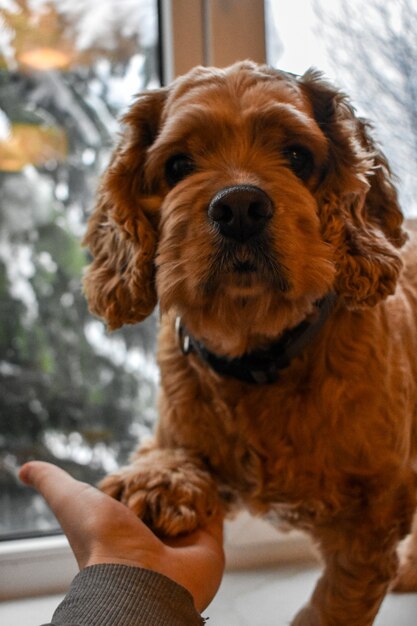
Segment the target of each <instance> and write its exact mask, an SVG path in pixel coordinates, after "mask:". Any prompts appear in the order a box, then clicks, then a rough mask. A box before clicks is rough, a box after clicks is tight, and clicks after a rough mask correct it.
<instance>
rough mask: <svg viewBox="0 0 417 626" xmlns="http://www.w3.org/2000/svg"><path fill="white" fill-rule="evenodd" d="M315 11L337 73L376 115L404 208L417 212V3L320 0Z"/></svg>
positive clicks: (361, 104)
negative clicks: (333, 0) (329, 1)
mask: <svg viewBox="0 0 417 626" xmlns="http://www.w3.org/2000/svg"><path fill="white" fill-rule="evenodd" d="M336 7H337V8H338V10H337V11H335V8H336ZM316 11H317V15H318V17H319V24H320V26H319V27H318V30H319V34H320V35H321V36H322V37H323V38H324V39H325V40H326V42H328V44H327V45H328V52H329V56H330V58H331V59H332V60H333V65H334V68H335V75H336V76H337V78H338V80H339V81H340V83H341V84H343V85H345V86H346V88H348V89H349V91H350V93H351V95H353V97H354V100H355V102H356V104H357V106H358V109H359V111H360V112H361V113H364V114H365V115H366V116H368V117H370V118H371V119H372V120H373V121H374V123H375V127H376V128H377V132H378V135H379V137H380V140H381V142H382V144H383V147H384V150H385V152H386V153H387V156H388V157H389V159H390V161H391V163H392V165H393V169H394V171H395V173H396V174H397V175H398V177H399V179H400V191H401V198H402V204H403V207H404V211H405V213H407V214H408V215H414V216H416V215H417V182H416V175H415V172H416V171H417V156H416V155H417V71H416V62H415V59H416V57H417V5H416V3H415V2H414V0H395V1H393V2H386V1H385V0H368V2H365V3H364V2H361V1H360V0H339V2H337V3H336V4H334V5H333V6H332V7H331V8H330V7H329V3H328V2H325V0H316Z"/></svg>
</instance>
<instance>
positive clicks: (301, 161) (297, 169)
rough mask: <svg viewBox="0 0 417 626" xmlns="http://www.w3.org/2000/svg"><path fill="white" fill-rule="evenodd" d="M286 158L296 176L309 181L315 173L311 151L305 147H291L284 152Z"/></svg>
mask: <svg viewBox="0 0 417 626" xmlns="http://www.w3.org/2000/svg"><path fill="white" fill-rule="evenodd" d="M283 154H284V157H285V159H286V160H287V161H288V164H289V166H290V168H291V169H292V171H293V172H294V174H295V175H296V176H298V178H301V180H307V179H308V178H309V177H310V175H311V174H312V172H313V168H314V160H313V155H312V154H311V152H310V150H308V149H307V148H304V146H289V147H288V148H285V150H284V153H283Z"/></svg>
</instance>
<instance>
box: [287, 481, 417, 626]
mask: <svg viewBox="0 0 417 626" xmlns="http://www.w3.org/2000/svg"><path fill="white" fill-rule="evenodd" d="M398 474H400V472H397V477H398ZM405 474H406V472H405V471H404V472H403V475H402V476H399V482H400V485H398V483H397V484H396V486H395V487H392V486H391V488H390V485H389V481H388V480H387V481H386V483H385V487H386V491H385V493H381V491H382V484H383V482H380V485H381V487H380V488H378V492H377V493H375V492H374V497H372V496H370V494H369V489H368V490H364V491H363V494H362V495H363V497H362V498H361V502H363V504H362V505H361V506H360V507H358V508H357V509H356V511H357V512H356V514H355V515H354V514H351V516H350V517H349V519H348V520H347V519H344V520H343V519H340V518H338V520H337V521H336V520H334V522H333V523H332V524H328V525H324V524H323V525H320V526H318V527H316V529H315V530H314V532H313V535H314V537H315V539H316V540H317V541H318V543H319V546H320V548H321V552H322V556H323V559H324V563H325V569H324V573H323V575H322V577H321V578H320V579H319V581H318V583H317V585H316V588H315V589H314V592H313V595H312V597H311V599H310V602H309V603H308V604H307V606H305V607H304V608H303V609H302V610H301V611H300V612H299V613H298V615H297V616H296V617H295V619H294V620H293V622H292V626H371V625H372V624H373V623H374V619H375V616H376V614H377V612H378V609H379V607H380V605H381V602H382V600H383V599H384V596H385V594H386V592H387V590H388V588H389V586H390V583H392V581H393V580H394V579H395V576H396V574H397V570H398V557H397V553H396V549H397V546H398V543H399V541H400V539H402V538H403V537H404V536H405V535H406V534H407V533H408V532H409V531H410V527H411V522H412V516H413V511H414V508H415V487H414V477H413V475H412V473H411V472H410V473H409V475H405ZM365 493H366V496H367V497H365Z"/></svg>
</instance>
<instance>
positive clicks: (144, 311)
mask: <svg viewBox="0 0 417 626" xmlns="http://www.w3.org/2000/svg"><path fill="white" fill-rule="evenodd" d="M123 121H124V128H125V130H124V133H123V136H122V138H121V141H120V143H119V146H118V147H117V149H116V150H115V152H114V154H113V158H112V160H111V163H110V165H109V167H108V169H107V171H106V173H105V175H104V177H103V180H102V184H101V188H100V191H99V199H98V204H97V207H96V210H95V212H94V214H93V216H92V217H91V219H90V222H89V226H88V231H87V235H86V239H85V241H86V243H87V245H88V246H89V248H90V250H91V253H92V255H93V262H92V264H91V265H90V267H89V268H88V271H87V274H86V277H85V290H86V294H87V297H88V300H89V303H90V308H91V310H92V311H93V312H94V313H96V314H98V315H100V316H102V317H104V318H105V319H106V321H107V323H108V325H109V327H110V328H117V327H119V326H121V325H122V324H125V323H135V322H138V321H140V320H142V319H143V318H144V317H146V316H147V315H148V314H149V313H150V312H151V311H152V309H153V308H154V306H155V304H156V302H157V300H159V302H160V306H161V309H162V311H166V310H170V309H173V310H175V311H176V312H177V313H178V314H180V315H181V316H182V317H183V319H184V322H185V324H186V325H187V327H188V328H189V330H190V332H192V333H193V334H194V335H195V336H196V337H199V338H201V339H205V340H206V341H207V340H208V342H209V345H212V346H213V347H217V348H220V351H221V352H225V351H226V352H228V353H230V354H232V353H239V352H243V351H244V350H246V349H247V348H248V346H249V345H251V343H254V342H255V343H256V341H258V340H260V339H261V338H265V337H275V336H277V335H278V334H279V333H280V332H281V331H282V330H283V329H284V328H286V327H288V326H291V325H294V324H296V323H298V321H300V319H302V318H303V317H304V316H305V315H306V314H308V313H309V311H310V310H311V309H312V307H313V305H314V303H315V302H316V301H317V300H318V299H320V298H321V297H323V296H324V295H325V294H327V293H328V292H330V291H334V292H336V293H337V294H338V296H339V298H340V299H341V300H343V301H344V303H345V305H346V306H348V307H363V306H373V305H375V304H376V303H377V302H378V301H380V300H381V299H383V298H385V297H386V296H388V295H389V294H391V293H393V291H394V289H395V284H396V280H397V277H398V274H399V271H400V268H401V262H400V259H399V255H398V251H397V249H398V248H399V247H400V246H401V245H402V244H403V243H404V241H405V236H404V233H403V232H402V230H401V224H402V215H401V212H400V209H399V206H398V203H397V195H396V191H395V188H394V186H393V183H392V179H391V172H390V169H389V166H388V164H387V161H386V159H385V157H384V156H383V155H382V153H381V152H380V151H379V149H378V148H377V146H376V145H375V143H374V142H373V140H372V138H371V135H370V132H369V125H368V124H367V123H366V122H364V121H363V120H361V119H359V118H357V117H356V116H355V114H354V111H353V108H352V107H351V106H350V104H349V102H348V100H347V98H346V97H345V96H344V95H343V94H342V93H340V92H339V91H337V90H336V89H335V88H334V87H332V86H331V85H329V84H328V83H327V82H326V81H324V80H323V78H322V76H321V75H320V74H319V73H317V72H314V71H309V72H307V73H306V74H304V75H303V76H301V77H297V76H294V75H292V74H287V73H284V72H279V71H276V70H272V69H270V68H268V67H265V66H257V65H255V64H252V63H250V62H245V63H240V64H237V65H234V66H232V67H230V68H227V69H225V70H216V69H206V68H197V69H195V70H193V71H191V72H190V73H189V74H187V75H186V76H184V77H181V78H179V79H177V80H176V81H175V82H174V83H173V84H172V85H171V86H170V87H169V88H167V89H161V90H158V91H155V92H149V93H146V94H144V95H142V96H140V97H139V98H138V99H137V101H136V102H135V104H134V105H133V107H132V108H131V109H130V111H129V112H128V113H127V115H126V116H125V117H124V120H123Z"/></svg>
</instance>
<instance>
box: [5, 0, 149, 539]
mask: <svg viewBox="0 0 417 626" xmlns="http://www.w3.org/2000/svg"><path fill="white" fill-rule="evenodd" d="M156 31H157V28H156V2H155V0H95V1H93V0H90V1H89V2H86V1H84V0H55V1H54V2H52V1H46V0H0V487H1V491H0V511H1V513H0V532H7V531H8V529H13V531H15V530H16V529H18V528H19V525H20V526H22V527H24V526H29V527H32V528H33V527H38V528H43V527H46V526H48V525H49V524H50V523H51V522H50V521H48V520H47V515H48V514H47V512H46V509H45V507H43V505H42V501H41V500H40V499H39V498H38V497H37V496H35V495H34V494H33V495H31V496H30V497H31V498H32V500H31V503H28V497H29V495H28V492H27V491H23V489H22V487H21V486H20V485H19V483H18V481H17V479H16V469H17V467H18V466H19V465H20V464H21V463H22V462H24V461H25V460H27V459H29V458H33V457H36V458H39V459H44V460H49V461H52V462H59V463H60V464H61V465H64V466H65V467H67V468H69V469H71V471H72V473H73V474H75V475H76V476H79V477H82V478H83V479H89V480H93V481H94V480H96V479H97V478H98V477H99V476H100V475H102V474H103V473H105V472H106V471H109V470H110V469H113V468H114V467H115V466H116V464H118V463H120V462H122V461H124V460H125V459H126V456H127V454H128V453H129V452H130V450H131V449H132V447H133V446H134V445H135V442H136V440H137V437H138V435H139V434H140V433H141V432H142V431H144V430H149V429H150V428H151V425H152V421H153V418H154V392H155V385H156V368H155V364H154V357H153V349H154V325H155V324H154V320H150V321H148V322H147V323H144V324H141V325H140V326H138V327H131V328H126V329H124V330H122V331H118V332H116V333H113V334H111V335H109V334H108V333H107V332H106V330H105V328H104V326H103V324H102V323H101V322H100V321H98V320H95V319H94V318H92V316H91V315H90V314H89V313H88V311H87V306H86V302H85V299H84V297H83V294H82V291H81V277H82V271H83V267H84V266H85V265H86V263H87V261H88V259H87V255H86V252H85V251H84V250H83V249H82V248H81V239H82V234H83V232H84V228H85V221H86V218H87V216H88V214H89V213H90V211H91V208H92V205H93V203H94V192H95V188H96V185H97V180H98V177H99V175H100V173H101V172H102V170H103V169H104V167H105V164H106V162H107V160H108V157H109V152H110V150H111V148H112V145H113V142H114V135H115V133H116V132H117V130H118V123H117V118H118V116H119V115H120V114H121V112H122V111H123V109H124V108H125V107H126V106H128V104H129V102H130V101H131V99H132V96H133V95H134V94H135V93H137V92H138V91H140V90H143V89H145V88H148V87H151V86H154V85H156V84H157V81H158V78H157V71H156V68H157V54H156V45H157V41H156ZM23 493H24V497H23V496H22V495H21V494H23Z"/></svg>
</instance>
